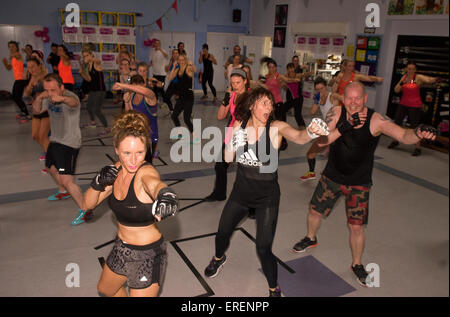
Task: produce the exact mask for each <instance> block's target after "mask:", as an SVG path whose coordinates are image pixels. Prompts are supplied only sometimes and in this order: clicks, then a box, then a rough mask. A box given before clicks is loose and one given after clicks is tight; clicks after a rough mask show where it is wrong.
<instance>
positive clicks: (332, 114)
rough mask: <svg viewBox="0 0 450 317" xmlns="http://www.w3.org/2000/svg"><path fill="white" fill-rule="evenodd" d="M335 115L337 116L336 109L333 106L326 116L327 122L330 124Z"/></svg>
mask: <svg viewBox="0 0 450 317" xmlns="http://www.w3.org/2000/svg"><path fill="white" fill-rule="evenodd" d="M334 116H335V113H334V110H333V108H331V109H330V110H329V111H328V112H327V115H326V117H325V122H326V123H327V124H329V123H330V122H331V121H333V118H334Z"/></svg>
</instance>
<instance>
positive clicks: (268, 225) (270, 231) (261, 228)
mask: <svg viewBox="0 0 450 317" xmlns="http://www.w3.org/2000/svg"><path fill="white" fill-rule="evenodd" d="M249 209H250V208H248V207H246V206H244V205H242V204H240V203H239V202H237V201H236V200H234V199H233V198H231V197H230V199H228V201H227V203H226V205H225V207H224V209H223V212H222V216H221V217H220V222H219V229H218V232H217V235H216V257H217V258H221V257H222V256H223V255H224V254H225V251H226V250H227V249H228V246H229V245H230V237H231V235H232V233H233V231H234V228H236V226H237V225H238V223H239V222H240V221H241V220H242V219H243V218H244V217H245V216H247V215H248V212H249ZM255 215H256V253H257V254H258V257H259V260H260V261H261V265H262V269H263V272H264V275H265V277H266V279H267V282H268V284H269V288H275V287H277V285H278V281H277V280H278V270H277V260H276V258H275V256H274V255H273V253H272V243H273V239H274V237H275V230H276V227H277V220H278V206H272V207H270V206H265V207H259V208H255Z"/></svg>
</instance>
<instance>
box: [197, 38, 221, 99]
mask: <svg viewBox="0 0 450 317" xmlns="http://www.w3.org/2000/svg"><path fill="white" fill-rule="evenodd" d="M202 48H203V49H202V51H201V52H200V57H199V59H198V63H199V64H202V63H203V74H202V89H203V97H202V100H205V99H206V98H208V93H207V91H206V83H208V85H209V88H210V89H211V92H212V94H213V96H214V99H213V101H214V102H216V101H217V93H216V88H214V86H213V79H214V69H213V64H214V65H217V61H216V59H215V57H214V55H212V54H209V52H208V44H203V47H202Z"/></svg>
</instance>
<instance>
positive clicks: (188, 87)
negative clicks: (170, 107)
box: [177, 69, 194, 95]
mask: <svg viewBox="0 0 450 317" xmlns="http://www.w3.org/2000/svg"><path fill="white" fill-rule="evenodd" d="M177 77H178V84H177V91H178V93H179V94H180V95H186V94H193V93H194V92H193V91H192V77H189V76H188V74H186V69H185V70H184V73H183V75H182V76H181V77H180V76H179V71H178V73H177Z"/></svg>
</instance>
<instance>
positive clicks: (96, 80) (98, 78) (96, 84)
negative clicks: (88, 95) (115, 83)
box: [89, 65, 105, 91]
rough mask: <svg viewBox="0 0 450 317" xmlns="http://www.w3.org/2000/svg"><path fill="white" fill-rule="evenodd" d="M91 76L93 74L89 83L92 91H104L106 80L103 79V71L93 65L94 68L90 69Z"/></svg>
mask: <svg viewBox="0 0 450 317" xmlns="http://www.w3.org/2000/svg"><path fill="white" fill-rule="evenodd" d="M89 76H91V81H90V83H89V88H90V90H92V91H104V90H105V81H104V79H103V72H99V71H97V70H96V69H95V66H94V65H92V69H91V70H90V71H89Z"/></svg>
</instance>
